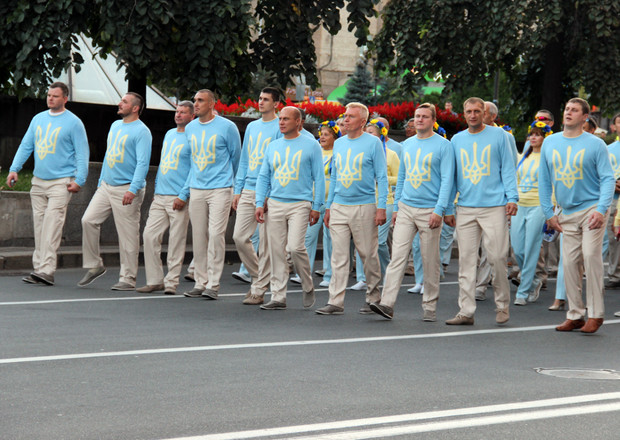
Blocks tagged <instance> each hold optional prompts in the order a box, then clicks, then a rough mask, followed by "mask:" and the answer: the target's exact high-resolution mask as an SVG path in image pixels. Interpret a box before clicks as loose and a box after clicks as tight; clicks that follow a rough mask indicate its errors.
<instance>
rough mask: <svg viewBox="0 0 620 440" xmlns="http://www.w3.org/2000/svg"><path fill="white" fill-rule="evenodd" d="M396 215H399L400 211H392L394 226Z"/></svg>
mask: <svg viewBox="0 0 620 440" xmlns="http://www.w3.org/2000/svg"><path fill="white" fill-rule="evenodd" d="M396 217H398V211H394V212H393V213H392V226H395V225H396Z"/></svg>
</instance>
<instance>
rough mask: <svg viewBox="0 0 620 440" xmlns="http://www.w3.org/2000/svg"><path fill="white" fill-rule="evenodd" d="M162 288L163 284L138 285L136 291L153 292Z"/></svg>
mask: <svg viewBox="0 0 620 440" xmlns="http://www.w3.org/2000/svg"><path fill="white" fill-rule="evenodd" d="M160 290H164V285H163V284H147V285H146V286H142V287H138V288H137V289H136V292H138V293H153V292H158V291H160Z"/></svg>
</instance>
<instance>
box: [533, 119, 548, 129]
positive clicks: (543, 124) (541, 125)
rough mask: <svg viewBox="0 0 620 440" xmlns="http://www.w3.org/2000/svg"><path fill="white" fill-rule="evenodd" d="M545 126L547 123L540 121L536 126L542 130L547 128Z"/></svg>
mask: <svg viewBox="0 0 620 440" xmlns="http://www.w3.org/2000/svg"><path fill="white" fill-rule="evenodd" d="M545 125H547V124H545V123H544V122H542V121H538V122H537V123H536V126H537V127H540V128H545Z"/></svg>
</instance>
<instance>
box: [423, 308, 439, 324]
mask: <svg viewBox="0 0 620 440" xmlns="http://www.w3.org/2000/svg"><path fill="white" fill-rule="evenodd" d="M422 321H425V322H435V321H437V314H436V313H435V311H434V310H424V315H423V316H422Z"/></svg>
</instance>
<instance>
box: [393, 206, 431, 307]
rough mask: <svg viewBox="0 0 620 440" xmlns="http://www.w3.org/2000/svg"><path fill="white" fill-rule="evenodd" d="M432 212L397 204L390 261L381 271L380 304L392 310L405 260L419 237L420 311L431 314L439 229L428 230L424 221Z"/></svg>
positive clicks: (429, 209)
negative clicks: (421, 281) (421, 279)
mask: <svg viewBox="0 0 620 440" xmlns="http://www.w3.org/2000/svg"><path fill="white" fill-rule="evenodd" d="M432 213H433V208H413V207H411V206H408V205H406V204H404V203H399V204H398V216H397V217H396V225H395V226H394V237H393V241H392V260H391V261H390V264H389V265H388V267H387V270H386V271H385V280H384V282H383V293H382V296H381V304H383V305H386V306H388V307H394V303H395V302H396V297H397V296H398V290H399V289H400V285H401V283H402V281H403V276H404V274H405V269H406V268H407V259H408V257H409V253H410V251H411V242H412V241H413V239H414V238H415V235H416V234H417V233H419V234H420V253H421V254H422V267H423V269H424V295H423V297H422V308H423V309H424V310H429V311H435V310H436V308H437V299H438V298H439V275H440V264H441V262H440V259H439V240H440V239H441V227H439V228H435V229H431V228H429V226H428V220H429V218H430V216H431V214H432Z"/></svg>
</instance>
